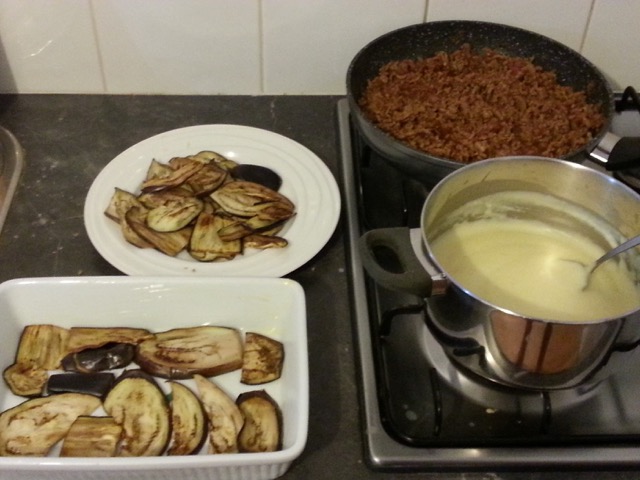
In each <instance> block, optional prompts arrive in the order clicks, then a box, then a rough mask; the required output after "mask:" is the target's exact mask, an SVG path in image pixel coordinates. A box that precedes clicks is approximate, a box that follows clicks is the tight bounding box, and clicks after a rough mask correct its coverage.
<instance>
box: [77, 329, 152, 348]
mask: <svg viewBox="0 0 640 480" xmlns="http://www.w3.org/2000/svg"><path fill="white" fill-rule="evenodd" d="M152 336H153V334H152V333H151V332H150V331H149V330H146V329H144V328H129V327H104V328H103V327H73V328H71V329H70V330H69V340H68V342H67V351H68V352H69V353H75V352H82V351H84V350H87V349H90V348H99V347H103V346H105V345H109V344H118V343H123V344H130V345H136V344H138V343H140V342H142V341H144V340H146V339H148V338H151V337H152Z"/></svg>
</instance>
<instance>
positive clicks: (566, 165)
mask: <svg viewBox="0 0 640 480" xmlns="http://www.w3.org/2000/svg"><path fill="white" fill-rule="evenodd" d="M523 161H524V162H550V163H554V164H558V165H562V167H561V168H571V169H577V170H580V171H583V172H586V173H587V174H588V175H592V176H595V177H598V178H600V179H604V180H605V181H607V182H609V183H611V184H613V185H615V187H616V188H620V189H622V190H625V191H626V192H627V193H628V194H630V195H631V196H633V197H635V198H636V199H637V201H638V203H639V204H640V194H638V193H637V192H636V191H634V190H633V189H631V188H630V187H629V186H627V185H626V184H624V183H623V182H621V181H619V180H617V179H616V178H614V177H611V176H609V175H607V174H605V173H603V172H601V171H599V170H595V169H593V168H590V167H587V166H585V165H582V164H578V163H573V162H568V161H566V160H563V159H558V158H551V157H539V156H528V155H515V156H505V157H495V158H489V159H486V160H481V161H478V162H474V163H471V164H467V165H465V166H463V167H462V168H459V169H457V170H455V171H453V172H452V173H450V174H449V175H448V176H447V177H445V178H443V179H442V180H440V181H439V182H438V183H437V184H436V186H435V187H434V188H433V189H431V191H430V192H429V194H428V195H427V198H426V199H425V201H424V203H423V205H422V212H421V214H420V236H421V239H422V245H423V247H424V248H425V250H426V252H427V254H428V257H429V258H428V260H429V262H431V263H432V264H433V265H434V266H435V267H436V268H437V269H438V270H439V271H440V272H441V274H442V275H443V276H444V277H445V278H446V279H447V281H448V282H450V284H451V285H453V286H454V287H455V288H457V289H459V290H461V291H462V292H464V293H465V294H466V295H468V296H470V297H471V298H473V299H474V300H476V301H478V302H480V303H481V304H483V305H485V306H487V307H489V308H491V309H494V310H498V311H501V312H504V313H506V314H509V315H514V316H516V317H520V318H523V319H527V320H531V321H537V322H542V323H553V324H563V325H595V324H601V323H607V322H611V321H616V320H620V319H621V318H626V317H629V316H631V315H634V314H637V313H640V307H638V308H635V309H631V310H629V311H626V312H624V313H622V314H618V315H616V316H612V317H605V318H596V319H592V320H582V321H580V320H558V319H553V318H543V317H529V316H524V315H522V314H521V313H518V312H516V311H514V310H510V309H508V308H505V307H502V306H500V305H496V304H494V303H492V302H490V301H488V300H485V299H484V298H482V297H481V296H479V295H477V294H475V293H474V292H472V291H470V290H469V289H468V288H467V287H465V286H464V285H462V284H461V282H460V281H458V280H457V279H456V278H455V277H453V276H451V275H450V274H449V273H448V272H447V271H446V269H444V268H443V267H442V265H441V263H440V262H439V261H438V259H437V258H436V256H435V255H434V254H433V251H432V249H431V245H430V244H429V242H428V241H427V235H426V228H425V218H426V214H427V212H428V209H429V207H430V206H431V203H433V199H434V198H435V197H437V196H438V195H439V192H440V191H441V190H443V189H444V188H446V185H447V183H448V182H449V181H450V180H451V179H453V178H455V177H456V176H460V175H465V174H466V172H467V171H470V170H474V169H479V168H490V166H491V165H492V164H495V163H513V162H518V163H522V162H523Z"/></svg>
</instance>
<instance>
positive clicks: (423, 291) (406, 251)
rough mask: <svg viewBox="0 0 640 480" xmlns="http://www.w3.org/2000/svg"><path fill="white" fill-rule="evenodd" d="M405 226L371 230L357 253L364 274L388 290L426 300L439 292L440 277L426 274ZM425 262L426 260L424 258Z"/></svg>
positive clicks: (440, 285) (436, 274) (426, 270)
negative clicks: (365, 272) (364, 271)
mask: <svg viewBox="0 0 640 480" xmlns="http://www.w3.org/2000/svg"><path fill="white" fill-rule="evenodd" d="M411 233H412V232H411V230H410V229H408V228H406V227H399V228H380V229H376V230H370V231H368V232H366V233H364V234H363V235H362V237H360V239H359V242H358V243H359V244H358V251H359V253H360V258H361V260H362V264H363V266H364V268H365V270H366V271H367V273H368V274H369V275H370V276H371V277H372V278H373V279H374V280H375V281H376V282H377V283H378V284H380V285H382V286H383V287H385V288H388V289H390V290H395V291H400V292H404V293H411V294H414V295H417V296H419V297H427V296H431V295H436V294H438V293H442V291H441V290H442V285H443V283H447V282H446V278H445V277H444V275H443V274H441V273H438V272H433V271H432V272H429V270H431V269H428V268H426V267H425V265H424V264H423V263H422V262H421V261H420V260H419V259H418V254H417V253H416V251H415V249H414V248H415V247H414V245H413V244H412V238H411V237H412V235H411ZM425 260H426V259H425Z"/></svg>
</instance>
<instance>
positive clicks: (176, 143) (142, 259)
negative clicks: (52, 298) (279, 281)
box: [84, 125, 340, 277]
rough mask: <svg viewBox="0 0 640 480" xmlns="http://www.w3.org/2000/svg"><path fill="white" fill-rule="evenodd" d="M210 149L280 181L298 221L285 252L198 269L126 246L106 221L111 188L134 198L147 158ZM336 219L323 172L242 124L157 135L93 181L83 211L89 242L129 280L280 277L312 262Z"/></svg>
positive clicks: (336, 200) (251, 254)
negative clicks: (261, 169)
mask: <svg viewBox="0 0 640 480" xmlns="http://www.w3.org/2000/svg"><path fill="white" fill-rule="evenodd" d="M202 150H213V151H216V152H218V153H220V154H222V155H224V156H225V157H227V158H229V159H231V160H234V161H236V162H238V163H241V164H245V163H247V164H254V165H262V166H265V167H269V168H271V169H272V170H274V171H275V172H277V173H278V174H279V175H280V176H281V177H282V187H281V188H280V192H281V193H282V194H283V195H285V196H287V197H288V198H289V199H290V200H291V201H292V202H293V203H294V205H295V207H296V215H295V217H293V218H292V219H291V220H289V221H288V222H287V224H286V226H285V228H283V230H282V231H281V232H280V233H279V235H280V236H282V237H284V238H286V239H287V240H288V242H289V245H288V246H287V247H285V248H281V249H267V250H263V251H260V250H247V251H246V252H245V253H244V254H243V255H239V256H237V257H236V258H235V259H233V260H231V261H226V262H212V263H207V262H199V261H197V260H195V259H193V258H192V257H191V256H189V254H188V253H186V252H182V253H180V254H179V255H178V256H177V257H169V256H167V255H164V254H163V253H160V252H158V251H156V250H154V249H140V248H137V247H135V246H133V245H131V244H129V243H128V242H127V241H126V240H124V238H123V237H122V234H121V232H120V228H119V226H118V224H117V223H116V222H114V221H113V220H111V219H109V218H107V217H106V215H105V214H104V211H105V209H106V208H107V205H108V204H109V200H110V199H111V196H112V195H113V192H114V189H115V188H116V187H119V188H121V189H123V190H127V191H129V192H131V193H136V194H137V193H139V186H140V184H141V183H142V181H143V179H144V177H145V175H146V172H147V168H148V167H149V164H150V162H151V160H152V159H156V160H157V161H159V162H161V163H166V162H167V161H168V160H169V159H171V158H172V157H175V156H186V155H192V154H196V153H198V152H200V151H202ZM339 216H340V192H339V190H338V185H337V184H336V181H335V179H334V177H333V175H332V173H331V172H330V171H329V169H328V168H327V166H326V165H325V164H324V163H323V162H322V160H320V159H319V158H318V157H317V156H316V155H315V154H314V153H313V152H311V151H310V150H309V149H307V148H306V147H304V146H302V145H300V144H299V143H297V142H295V141H293V140H291V139H289V138H287V137H284V136H282V135H278V134H276V133H273V132H269V131H266V130H261V129H258V128H253V127H246V126H240V125H200V126H194V127H186V128H180V129H177V130H171V131H169V132H165V133H161V134H159V135H155V136H153V137H150V138H148V139H146V140H143V141H142V142H140V143H137V144H136V145H133V146H132V147H130V148H128V149H127V150H125V151H124V152H122V153H121V154H120V155H118V156H117V157H115V158H114V159H113V160H112V161H111V162H109V163H108V164H107V166H106V167H105V168H104V169H103V170H102V171H101V172H100V174H99V175H98V176H97V177H96V179H95V180H94V182H93V184H92V185H91V188H90V189H89V193H88V194H87V198H86V201H85V205H84V223H85V228H86V229H87V233H88V235H89V239H90V240H91V242H92V243H93V245H94V247H95V248H96V250H98V252H100V254H101V255H102V256H103V257H104V258H105V259H106V260H107V261H108V262H109V263H111V264H112V265H113V266H114V267H116V268H117V269H118V270H120V271H122V272H123V273H126V274H128V275H204V276H263V277H264V276H268V277H280V276H283V275H286V274H287V273H289V272H292V271H293V270H295V269H297V268H298V267H300V266H302V265H304V264H305V263H306V262H307V261H309V260H310V259H311V258H313V257H314V256H315V255H316V254H317V253H318V252H319V251H320V249H321V248H322V247H323V246H324V245H325V243H326V242H327V241H328V240H329V238H330V237H331V235H332V234H333V232H334V230H335V227H336V225H337V223H338V219H339Z"/></svg>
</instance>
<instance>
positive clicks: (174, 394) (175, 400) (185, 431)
mask: <svg viewBox="0 0 640 480" xmlns="http://www.w3.org/2000/svg"><path fill="white" fill-rule="evenodd" d="M169 384H170V386H171V443H170V445H169V449H168V450H167V455H193V454H196V453H198V451H199V450H200V448H202V446H203V445H204V442H205V441H206V440H207V431H208V420H207V416H206V413H205V411H204V408H203V406H202V403H201V402H200V399H199V398H198V397H197V396H196V394H195V393H193V392H192V391H191V390H190V389H189V388H188V387H186V386H185V385H183V384H181V383H178V382H169Z"/></svg>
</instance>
